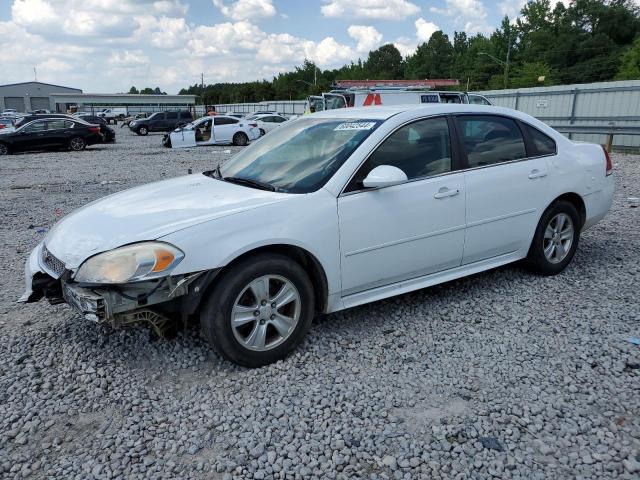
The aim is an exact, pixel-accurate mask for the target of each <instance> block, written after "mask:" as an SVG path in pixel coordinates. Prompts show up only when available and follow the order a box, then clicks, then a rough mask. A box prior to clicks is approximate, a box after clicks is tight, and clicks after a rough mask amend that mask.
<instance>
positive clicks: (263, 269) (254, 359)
mask: <svg viewBox="0 0 640 480" xmlns="http://www.w3.org/2000/svg"><path fill="white" fill-rule="evenodd" d="M216 280H217V281H216V284H215V286H214V288H213V289H212V290H211V291H210V292H208V294H207V295H208V297H205V302H204V305H203V307H202V309H201V311H200V325H201V326H202V333H203V335H204V337H205V338H206V339H207V341H208V342H209V343H210V344H211V346H212V347H213V348H214V349H215V350H216V351H217V352H218V353H219V354H220V355H222V356H223V357H225V358H226V359H228V360H231V361H232V362H235V363H237V364H239V365H243V366H245V367H250V368H255V367H262V366H264V365H268V364H270V363H273V362H276V361H278V360H280V359H282V358H284V357H285V356H286V355H287V354H288V353H289V352H291V350H293V349H294V348H295V347H296V346H297V345H298V344H299V343H300V342H301V341H302V339H303V337H304V335H305V334H306V332H307V330H308V329H309V327H310V325H311V321H312V320H313V312H314V294H313V287H312V284H311V281H310V280H309V276H308V275H307V273H306V272H305V271H304V269H303V268H302V267H301V266H300V265H299V264H298V263H296V262H295V261H292V260H291V259H290V258H289V257H286V256H283V255H278V254H270V253H264V254H259V255H256V256H252V257H248V258H246V259H244V260H241V261H240V262H238V263H237V264H236V265H233V267H232V268H231V269H229V270H228V271H227V272H225V273H223V274H222V275H221V277H220V278H218V279H216ZM285 287H286V288H285ZM263 297H264V298H263ZM233 319H235V322H234V320H233Z"/></svg>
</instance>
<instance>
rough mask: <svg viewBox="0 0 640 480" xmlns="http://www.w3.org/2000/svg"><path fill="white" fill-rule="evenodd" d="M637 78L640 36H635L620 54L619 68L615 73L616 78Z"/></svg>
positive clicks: (638, 77) (639, 71) (639, 72)
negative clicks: (629, 45) (633, 40)
mask: <svg viewBox="0 0 640 480" xmlns="http://www.w3.org/2000/svg"><path fill="white" fill-rule="evenodd" d="M638 79H640V37H638V38H636V40H635V42H633V45H631V47H629V48H628V49H627V50H626V51H625V52H624V53H623V54H622V57H621V61H620V69H619V70H618V73H617V75H616V80H638Z"/></svg>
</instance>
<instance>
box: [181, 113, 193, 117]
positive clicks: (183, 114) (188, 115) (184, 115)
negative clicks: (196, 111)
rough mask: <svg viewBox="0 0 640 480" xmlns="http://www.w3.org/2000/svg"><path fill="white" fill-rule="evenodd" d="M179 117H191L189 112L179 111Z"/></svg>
mask: <svg viewBox="0 0 640 480" xmlns="http://www.w3.org/2000/svg"><path fill="white" fill-rule="evenodd" d="M180 118H191V113H190V112H180Z"/></svg>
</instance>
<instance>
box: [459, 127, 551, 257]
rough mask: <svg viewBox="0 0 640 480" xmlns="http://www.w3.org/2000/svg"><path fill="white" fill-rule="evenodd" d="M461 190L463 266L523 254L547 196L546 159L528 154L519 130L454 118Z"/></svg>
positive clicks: (517, 128)
mask: <svg viewBox="0 0 640 480" xmlns="http://www.w3.org/2000/svg"><path fill="white" fill-rule="evenodd" d="M456 122H457V123H456V124H457V129H458V134H459V135H460V139H461V142H462V144H463V162H465V166H466V168H467V170H466V171H465V184H466V189H467V231H466V238H465V247H464V255H463V259H462V263H463V264H469V263H473V262H477V261H480V260H484V259H488V258H492V257H496V256H499V255H504V254H509V253H514V252H516V251H519V250H526V249H528V248H529V244H530V243H531V239H532V237H533V232H534V230H535V227H536V224H537V219H538V218H539V217H540V215H541V213H542V210H543V209H544V208H546V206H547V202H548V201H549V200H548V195H549V178H548V176H547V175H548V173H549V171H548V167H547V158H546V157H540V156H537V155H536V154H535V153H534V152H529V151H528V150H530V149H531V147H530V146H529V147H528V146H527V145H526V143H527V142H525V137H524V135H523V132H522V130H521V127H520V125H519V124H518V123H517V122H516V121H514V120H513V119H511V118H507V117H500V116H497V115H460V116H458V117H457V119H456Z"/></svg>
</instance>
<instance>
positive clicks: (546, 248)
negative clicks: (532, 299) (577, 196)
mask: <svg viewBox="0 0 640 480" xmlns="http://www.w3.org/2000/svg"><path fill="white" fill-rule="evenodd" d="M581 228H582V222H581V219H580V214H579V213H578V211H577V210H576V207H574V206H573V204H572V203H570V202H567V201H566V200H559V201H557V202H554V203H552V204H551V205H550V206H549V208H547V209H546V210H545V212H544V213H543V214H542V217H541V218H540V222H539V223H538V227H537V228H536V233H535V234H534V236H533V241H532V242H531V247H529V254H528V255H527V258H526V260H525V264H526V265H527V267H528V268H529V269H530V270H531V271H533V272H535V273H538V274H540V275H557V274H558V273H560V272H562V271H563V270H564V269H565V268H566V267H567V265H569V263H571V260H572V259H573V256H574V255H575V253H576V249H577V248H578V241H579V240H580V229H581Z"/></svg>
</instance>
